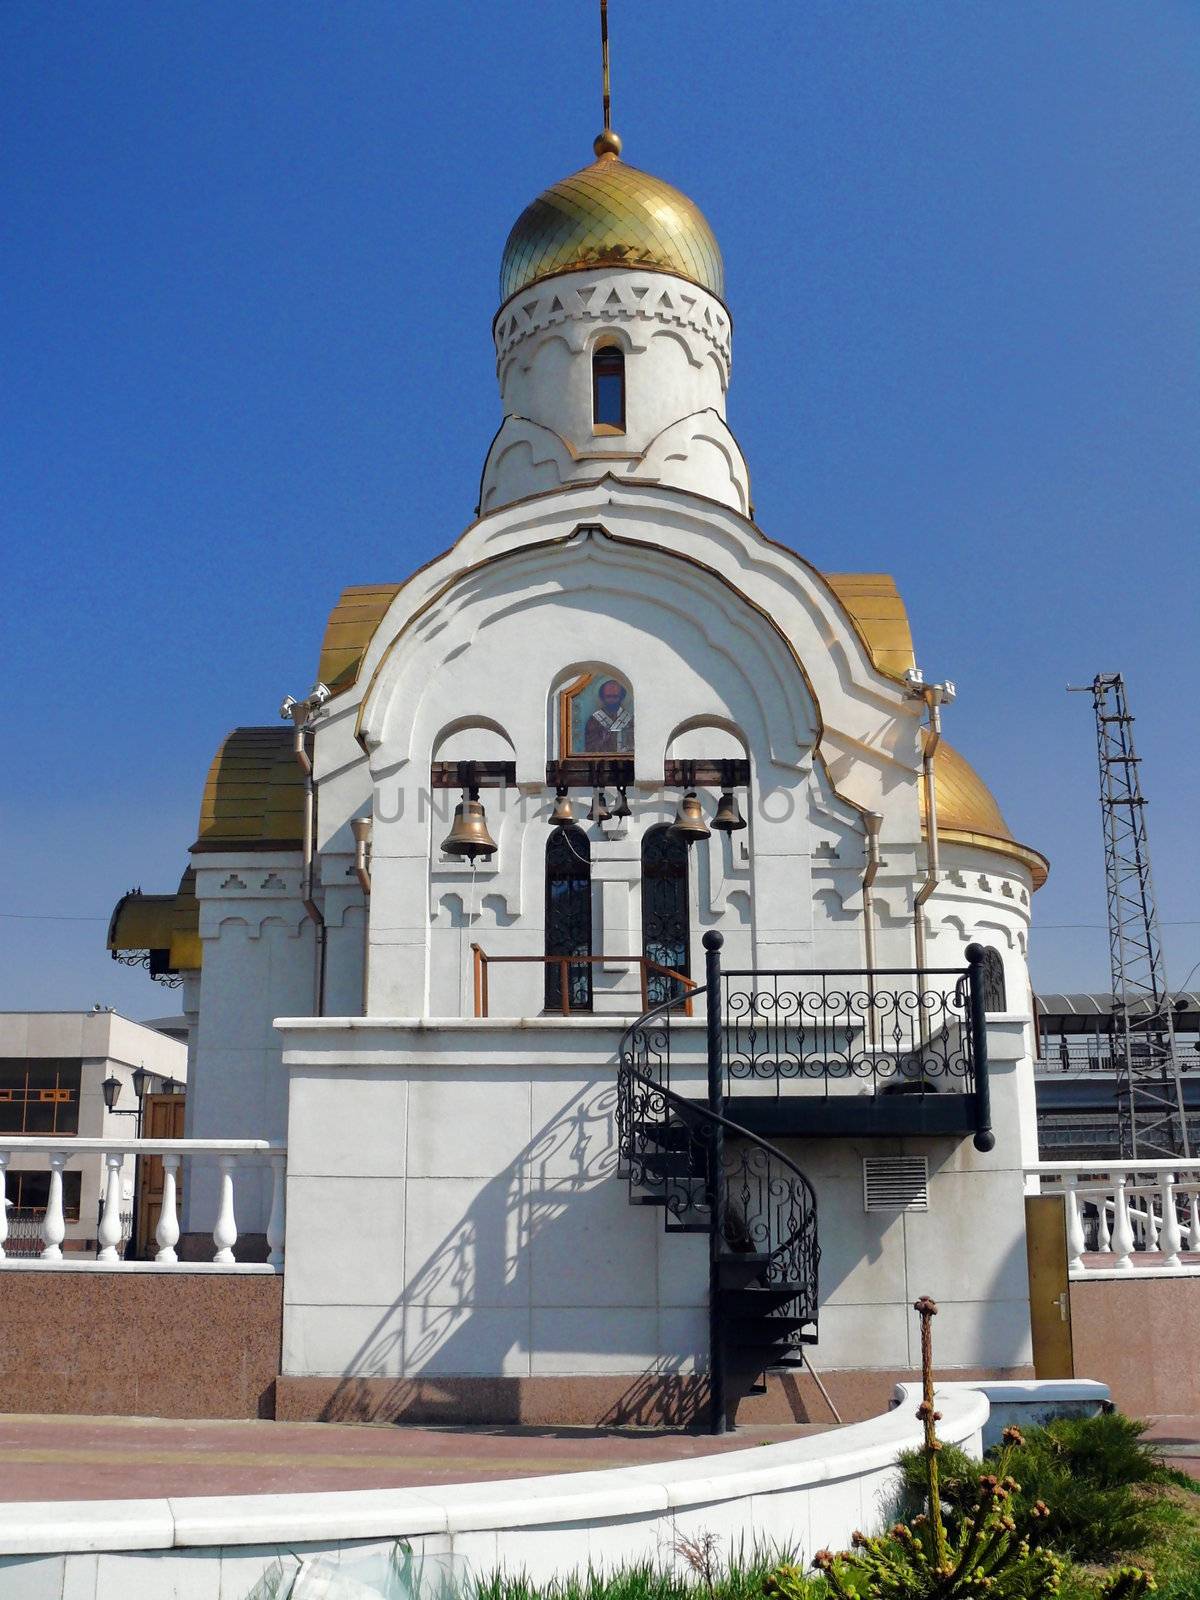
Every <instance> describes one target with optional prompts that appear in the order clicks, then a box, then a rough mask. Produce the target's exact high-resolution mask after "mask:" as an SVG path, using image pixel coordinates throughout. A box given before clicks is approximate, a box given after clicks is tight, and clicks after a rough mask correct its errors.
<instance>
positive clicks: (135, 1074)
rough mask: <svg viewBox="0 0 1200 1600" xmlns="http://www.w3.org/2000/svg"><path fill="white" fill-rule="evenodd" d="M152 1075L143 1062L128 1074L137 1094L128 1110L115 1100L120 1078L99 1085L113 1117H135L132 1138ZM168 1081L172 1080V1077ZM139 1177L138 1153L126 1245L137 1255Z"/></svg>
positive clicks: (139, 1125) (139, 1126) (138, 1135)
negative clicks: (131, 1214) (131, 1212)
mask: <svg viewBox="0 0 1200 1600" xmlns="http://www.w3.org/2000/svg"><path fill="white" fill-rule="evenodd" d="M153 1076H154V1074H153V1073H151V1072H147V1070H146V1067H145V1064H144V1063H140V1064H139V1065H138V1066H136V1067H135V1068H134V1069H133V1071H132V1072H131V1073H130V1074H129V1081H130V1083H131V1084H132V1085H133V1092H134V1094H135V1095H136V1096H137V1105H136V1107H134V1109H133V1110H129V1109H127V1108H126V1107H123V1106H118V1104H117V1101H118V1100H119V1099H120V1098H121V1080H120V1078H118V1077H117V1076H116V1074H115V1073H110V1075H109V1076H108V1077H107V1078H105V1080H104V1082H103V1083H102V1084H101V1085H100V1089H101V1092H102V1094H103V1095H104V1104H105V1107H106V1109H107V1110H108V1112H109V1114H110V1115H112V1116H114V1117H136V1118H137V1121H136V1123H135V1124H134V1138H136V1139H140V1138H141V1137H142V1102H143V1101H144V1100H145V1098H146V1089H147V1087H148V1085H149V1082H150V1079H151V1078H152V1077H153ZM170 1081H171V1082H174V1080H173V1079H172V1080H170ZM141 1179H142V1158H141V1156H140V1155H135V1156H134V1158H133V1217H132V1221H131V1225H130V1230H129V1246H128V1248H129V1250H130V1251H131V1253H132V1254H133V1255H134V1256H136V1255H137V1214H138V1196H139V1191H140V1189H141Z"/></svg>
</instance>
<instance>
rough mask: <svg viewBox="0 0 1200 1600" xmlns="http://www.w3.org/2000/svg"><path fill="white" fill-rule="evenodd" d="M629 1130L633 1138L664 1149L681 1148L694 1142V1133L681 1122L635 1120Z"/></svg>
mask: <svg viewBox="0 0 1200 1600" xmlns="http://www.w3.org/2000/svg"><path fill="white" fill-rule="evenodd" d="M631 1132H632V1133H633V1135H634V1138H635V1140H642V1141H645V1142H646V1143H648V1144H657V1145H661V1146H662V1147H663V1149H664V1150H682V1149H684V1148H685V1147H686V1146H688V1145H690V1144H694V1143H695V1142H696V1135H695V1133H694V1132H693V1130H692V1129H691V1128H690V1127H688V1126H687V1124H686V1123H683V1122H635V1123H634V1124H633V1126H632V1129H631Z"/></svg>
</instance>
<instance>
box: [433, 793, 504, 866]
mask: <svg viewBox="0 0 1200 1600" xmlns="http://www.w3.org/2000/svg"><path fill="white" fill-rule="evenodd" d="M442 851H443V853H444V854H445V855H448V856H459V857H462V858H463V859H465V860H467V861H474V859H475V857H476V856H485V857H486V856H494V855H495V853H496V841H495V840H494V839H493V838H492V836H491V834H490V833H489V832H488V825H487V813H486V812H485V811H484V809H483V802H482V801H481V800H480V798H479V790H478V789H471V790H470V791H464V793H463V798H462V800H461V801H460V802H459V803H458V805H456V806H455V808H454V821H453V822H452V823H451V824H450V832H449V833H448V834H447V835H446V837H445V838H444V839H443V840H442Z"/></svg>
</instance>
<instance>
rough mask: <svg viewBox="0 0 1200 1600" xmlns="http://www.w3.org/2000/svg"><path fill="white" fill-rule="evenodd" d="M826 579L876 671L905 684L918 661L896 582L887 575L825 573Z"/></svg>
mask: <svg viewBox="0 0 1200 1600" xmlns="http://www.w3.org/2000/svg"><path fill="white" fill-rule="evenodd" d="M823 576H824V579H825V582H826V583H827V584H828V585H829V587H830V588H831V589H832V590H833V592H834V594H835V595H836V596H837V598H838V599H839V600H840V601H841V603H842V606H843V608H844V609H845V611H846V612H847V614H848V615H849V617H850V621H851V622H852V623H853V624H854V626H855V628H856V630H857V632H858V634H859V637H860V638H861V639H862V642H863V643H864V644H865V645H866V647H867V650H868V652H869V653H870V657H871V660H872V661H873V662H874V664H875V667H876V669H877V670H878V671H879V672H882V673H884V674H885V675H886V676H887V677H889V678H896V679H898V680H899V681H900V682H903V681H904V674H905V673H906V672H907V671H908V670H909V668H910V667H915V666H916V664H917V658H916V656H915V655H914V654H913V642H912V629H911V628H910V627H909V625H908V612H907V611H906V610H905V609H904V601H903V600H901V598H900V591H899V590H898V589H897V588H896V580H895V579H894V578H892V577H889V576H888V574H887V573H886V572H826V573H824V574H823Z"/></svg>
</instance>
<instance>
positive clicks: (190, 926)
mask: <svg viewBox="0 0 1200 1600" xmlns="http://www.w3.org/2000/svg"><path fill="white" fill-rule="evenodd" d="M107 948H108V949H109V950H111V951H113V952H114V953H115V952H117V951H121V950H147V951H150V950H153V951H157V952H161V953H164V954H165V956H166V960H165V963H164V964H163V970H164V971H165V972H168V973H175V972H198V971H199V969H200V958H201V953H202V952H201V944H200V904H199V902H198V901H197V899H196V873H195V869H194V868H193V867H188V868H187V870H186V871H185V872H184V874H183V877H182V878H180V880H179V888H178V889H177V890H176V892H175V893H174V894H143V893H142V891H141V890H140V889H133V890H131V891H130V893H129V894H125V895H122V896H121V898H120V899H119V900H118V901H117V903H116V905H115V906H114V907H113V914H112V916H111V917H110V918H109V923H108V939H107Z"/></svg>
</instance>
